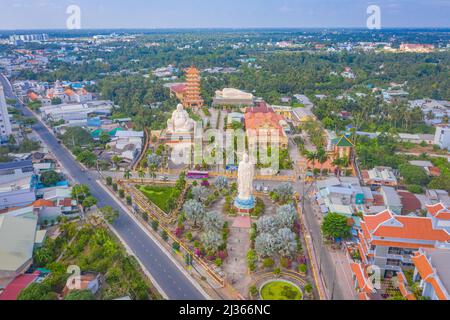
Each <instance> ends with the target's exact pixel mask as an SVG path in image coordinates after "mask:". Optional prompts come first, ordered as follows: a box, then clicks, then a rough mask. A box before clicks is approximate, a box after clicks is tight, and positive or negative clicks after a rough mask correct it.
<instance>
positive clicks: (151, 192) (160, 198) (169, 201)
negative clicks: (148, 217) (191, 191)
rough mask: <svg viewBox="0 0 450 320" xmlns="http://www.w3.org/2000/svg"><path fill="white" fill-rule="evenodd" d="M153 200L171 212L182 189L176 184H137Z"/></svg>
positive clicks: (167, 211) (161, 207)
mask: <svg viewBox="0 0 450 320" xmlns="http://www.w3.org/2000/svg"><path fill="white" fill-rule="evenodd" d="M136 187H137V188H138V189H139V190H140V191H141V192H142V193H143V194H144V195H145V196H146V197H147V198H148V199H149V200H150V201H151V202H153V203H154V204H155V205H157V206H158V207H159V208H160V209H161V210H163V211H164V212H166V213H169V212H170V211H171V210H172V209H174V205H175V204H176V203H177V200H178V198H179V196H180V190H179V189H178V188H177V187H176V186H156V185H152V186H151V185H147V186H136Z"/></svg>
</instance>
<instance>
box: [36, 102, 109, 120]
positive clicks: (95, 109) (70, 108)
mask: <svg viewBox="0 0 450 320" xmlns="http://www.w3.org/2000/svg"><path fill="white" fill-rule="evenodd" d="M112 108H113V103H112V102H111V101H89V102H86V103H81V104H60V105H55V106H46V107H41V108H40V111H41V114H42V117H43V118H44V119H45V120H50V119H51V120H54V121H57V120H64V121H70V120H86V119H88V117H89V116H91V115H95V116H109V115H110V114H111V112H112V111H111V110H112Z"/></svg>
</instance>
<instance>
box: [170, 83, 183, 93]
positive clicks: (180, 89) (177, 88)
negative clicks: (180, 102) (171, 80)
mask: <svg viewBox="0 0 450 320" xmlns="http://www.w3.org/2000/svg"><path fill="white" fill-rule="evenodd" d="M186 89H187V85H186V84H178V85H176V86H172V87H170V90H171V91H172V92H175V93H183V92H185V91H186Z"/></svg>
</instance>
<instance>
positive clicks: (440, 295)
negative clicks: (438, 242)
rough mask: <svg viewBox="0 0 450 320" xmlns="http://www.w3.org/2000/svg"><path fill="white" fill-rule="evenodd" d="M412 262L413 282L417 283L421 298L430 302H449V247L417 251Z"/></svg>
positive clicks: (443, 246)
mask: <svg viewBox="0 0 450 320" xmlns="http://www.w3.org/2000/svg"><path fill="white" fill-rule="evenodd" d="M412 261H413V263H414V267H415V270H414V276H413V282H419V286H420V288H421V289H422V296H423V297H425V298H428V299H430V300H450V246H449V245H442V246H438V247H437V248H433V249H429V248H424V249H419V251H417V252H416V253H415V254H414V256H413V257H412Z"/></svg>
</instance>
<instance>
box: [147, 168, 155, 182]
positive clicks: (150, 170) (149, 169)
mask: <svg viewBox="0 0 450 320" xmlns="http://www.w3.org/2000/svg"><path fill="white" fill-rule="evenodd" d="M148 175H149V176H150V177H151V178H152V179H153V180H155V179H156V166H154V165H151V166H149V167H148Z"/></svg>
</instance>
